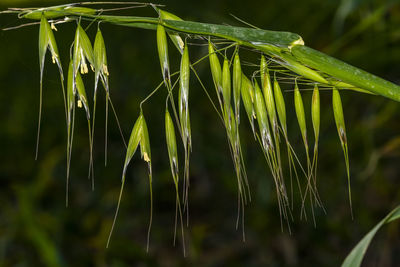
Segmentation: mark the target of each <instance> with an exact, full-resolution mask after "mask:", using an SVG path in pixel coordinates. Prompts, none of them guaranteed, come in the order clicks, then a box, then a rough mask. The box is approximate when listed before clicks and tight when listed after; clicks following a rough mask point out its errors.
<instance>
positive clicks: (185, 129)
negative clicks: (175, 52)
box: [179, 45, 191, 147]
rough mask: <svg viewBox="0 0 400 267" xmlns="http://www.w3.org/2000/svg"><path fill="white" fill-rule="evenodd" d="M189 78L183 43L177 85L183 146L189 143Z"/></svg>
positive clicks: (188, 64)
mask: <svg viewBox="0 0 400 267" xmlns="http://www.w3.org/2000/svg"><path fill="white" fill-rule="evenodd" d="M189 80H190V62H189V50H188V48H187V45H185V48H184V52H183V55H182V59H181V66H180V80H179V82H180V87H179V118H180V124H181V132H182V135H183V142H184V146H185V147H187V145H188V143H189V145H190V143H191V141H190V140H191V133H190V118H189Z"/></svg>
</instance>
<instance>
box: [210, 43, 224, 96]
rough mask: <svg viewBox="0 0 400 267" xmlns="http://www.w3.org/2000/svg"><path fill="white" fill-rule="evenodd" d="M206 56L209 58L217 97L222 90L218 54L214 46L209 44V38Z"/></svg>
mask: <svg viewBox="0 0 400 267" xmlns="http://www.w3.org/2000/svg"><path fill="white" fill-rule="evenodd" d="M208 57H209V59H210V69H211V74H212V77H213V81H214V85H215V88H216V89H217V91H218V97H219V94H220V93H221V92H222V85H221V83H222V73H221V64H220V62H219V59H218V56H217V54H216V53H215V51H214V47H213V45H212V44H211V41H210V40H208Z"/></svg>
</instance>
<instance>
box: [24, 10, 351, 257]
mask: <svg viewBox="0 0 400 267" xmlns="http://www.w3.org/2000/svg"><path fill="white" fill-rule="evenodd" d="M157 10H158V12H159V23H158V24H157V26H156V32H157V48H158V56H159V61H160V66H161V74H162V78H163V81H162V83H161V85H162V84H164V85H165V87H166V89H167V92H168V95H167V98H166V106H165V136H166V144H167V149H168V156H169V161H170V168H171V175H172V181H173V185H174V189H175V192H176V212H175V214H176V215H175V230H174V243H175V239H176V233H177V224H178V218H179V222H180V225H181V235H182V244H183V251H184V253H185V241H184V240H185V239H184V221H185V220H184V215H185V214H186V216H187V217H186V225H187V226H188V225H189V186H190V180H189V176H190V175H189V161H190V154H191V151H192V138H191V123H190V112H189V110H190V108H189V99H190V97H189V87H190V84H189V81H190V73H191V71H192V72H193V73H194V74H195V75H196V77H197V78H198V75H197V73H196V71H195V69H194V67H193V66H194V64H192V63H191V62H190V59H189V48H188V43H187V42H186V40H184V39H183V38H182V35H180V34H178V33H177V32H175V31H170V30H168V29H167V30H166V28H165V26H164V25H163V21H164V20H168V21H181V19H180V18H179V17H177V16H175V15H173V14H171V13H168V12H165V11H162V10H160V9H157ZM48 12H50V11H48ZM51 12H55V13H57V12H58V11H57V10H55V11H51ZM63 12H80V13H85V14H89V15H91V14H92V13H91V12H92V11H91V9H84V8H83V9H80V10H79V11H71V10H69V11H66V9H65V8H64V10H63ZM39 14H40V16H39ZM22 15H23V16H24V17H26V18H33V19H40V29H39V66H40V109H39V122H38V135H37V149H36V157H37V153H38V145H39V134H40V122H41V108H42V89H43V69H44V62H45V56H46V51H47V50H49V51H50V53H51V56H52V61H53V63H56V64H57V66H58V69H59V73H60V81H61V88H62V92H63V96H64V107H65V116H66V129H67V138H68V139H67V185H66V187H67V190H66V203H67V205H68V185H69V176H70V175H69V169H70V164H71V153H72V144H73V136H74V122H75V107H76V106H78V108H83V109H84V111H85V115H86V119H87V122H88V132H89V145H90V160H89V175H88V176H89V178H92V183H93V186H94V169H93V137H94V123H95V114H96V98H97V97H96V95H97V88H98V84H99V81H100V82H101V83H102V85H103V87H104V89H105V94H106V114H108V104H109V102H110V103H111V107H113V106H112V102H111V99H110V94H109V93H110V91H109V72H108V66H107V57H106V48H105V43H104V39H103V35H102V33H101V30H100V27H98V30H97V33H96V37H95V41H94V45H93V46H92V43H91V41H90V38H89V37H88V35H87V34H86V32H85V30H84V29H83V28H82V26H81V23H80V19H79V20H77V28H76V33H75V39H74V41H73V45H72V47H71V53H70V62H69V65H68V66H69V67H68V75H67V87H66V92H65V87H64V75H63V68H62V64H61V61H60V56H59V52H58V48H57V44H56V40H55V36H54V33H53V30H56V28H55V26H54V24H50V23H49V22H48V20H47V18H51V17H52V13H47V14H46V16H45V15H44V13H43V12H41V13H38V12H31V13H24V14H22ZM54 16H56V15H54ZM57 16H58V13H57ZM185 36H187V35H185ZM168 37H169V39H170V40H171V41H172V42H173V44H174V45H175V47H176V48H177V49H178V51H179V53H180V54H181V62H180V68H179V72H178V74H179V77H178V78H177V79H176V81H175V82H173V81H172V78H173V76H174V75H175V74H176V73H175V74H172V73H171V68H170V63H169V54H168ZM187 37H188V38H189V37H190V36H187ZM201 37H202V38H203V39H208V55H207V56H206V57H208V59H209V64H210V70H211V76H212V80H213V82H214V87H215V92H216V96H217V100H218V103H217V105H216V106H217V107H216V110H217V112H218V113H219V115H220V117H221V118H222V122H223V124H224V127H225V130H226V136H227V140H228V143H229V148H230V152H231V156H232V161H233V164H234V169H235V174H236V178H237V187H238V217H237V222H236V227H238V225H239V221H240V218H241V222H242V229H243V239H244V207H245V205H246V204H248V202H250V201H251V194H250V185H249V181H248V178H247V174H246V168H245V162H244V157H243V152H242V147H241V141H240V134H239V126H240V123H241V120H240V108H241V102H242V103H243V105H244V110H245V112H246V115H247V118H248V121H249V123H250V126H251V130H252V133H253V135H254V138H255V140H256V141H257V142H259V144H260V147H261V150H262V152H263V154H264V156H265V159H266V161H267V164H268V166H269V169H270V171H271V175H272V178H273V182H274V184H275V189H276V195H277V200H278V206H279V213H280V217H281V224H282V225H283V220H285V221H286V222H287V225H288V228H289V231H290V226H289V220H290V219H291V218H292V213H291V212H292V210H293V179H294V178H293V177H295V179H296V180H295V181H296V183H297V186H298V188H299V190H300V196H301V199H302V207H301V213H302V215H303V214H304V216H306V212H305V201H306V200H307V199H309V201H310V206H311V209H312V213H313V214H314V208H315V207H317V206H318V207H321V208H323V205H322V201H321V199H320V197H319V194H318V190H317V166H318V164H317V163H318V140H319V128H320V96H319V88H318V83H322V84H329V83H330V82H328V81H327V80H326V79H325V78H324V77H323V76H321V75H320V74H319V73H318V72H317V71H315V70H313V69H311V68H308V67H306V66H304V65H302V64H300V63H299V62H298V61H296V60H295V59H294V58H293V56H291V55H289V54H282V55H281V58H282V59H284V60H285V62H280V61H275V62H277V63H281V64H282V65H284V66H285V67H286V68H287V69H289V70H291V71H293V72H295V73H296V75H299V76H296V77H297V78H302V79H309V80H312V81H313V82H314V89H313V94H312V101H311V118H312V126H313V130H314V149H313V152H310V149H309V141H308V135H307V123H306V116H305V110H304V104H303V100H302V94H301V92H300V89H299V87H298V83H297V78H296V79H295V80H294V93H293V95H294V107H295V113H296V117H297V121H298V124H299V128H300V133H301V137H302V140H303V144H304V149H305V154H306V166H307V167H303V164H302V163H301V162H300V160H299V159H298V157H297V155H296V153H295V152H294V149H293V147H292V145H291V144H290V141H289V136H288V128H287V118H286V105H285V100H284V96H283V93H282V90H281V86H280V84H279V81H278V79H277V74H279V71H278V72H277V71H274V70H272V69H270V63H269V62H271V61H272V60H271V57H270V55H266V54H263V53H261V59H260V64H259V70H257V71H255V72H254V73H253V74H252V75H250V76H246V75H245V74H244V72H243V71H242V64H241V60H240V56H239V50H240V48H241V45H240V43H233V44H231V45H230V46H229V47H225V48H224V49H217V47H216V46H215V44H214V43H213V42H212V41H211V38H210V37H209V36H201ZM230 47H234V48H235V50H234V52H233V55H232V58H229V57H228V56H227V55H226V50H227V49H228V48H230ZM221 51H225V54H222V53H221ZM221 55H222V57H223V59H222V66H221V61H220V57H221ZM89 70H92V71H93V72H94V74H95V79H94V80H95V82H94V95H93V112H92V113H91V111H90V104H89V100H88V98H87V94H86V90H85V85H84V82H83V79H82V75H84V74H87V73H88V72H89ZM258 78H259V80H258ZM198 80H199V82H200V83H201V81H200V79H199V78H198ZM177 84H178V86H179V93H178V103H177V104H176V103H175V99H174V94H173V89H174V87H175V86H176V85H177ZM201 85H202V86H203V84H202V83H201ZM260 85H261V87H260ZM159 87H160V86H159ZM159 87H157V88H156V90H157V89H158V88H159ZM145 100H147V98H146V99H145ZM145 100H144V101H145ZM144 101H143V102H144ZM143 102H142V103H143ZM142 103H141V104H142ZM332 104H333V112H334V119H335V122H336V126H337V131H338V134H339V138H340V142H341V146H342V149H343V152H344V157H345V162H346V170H347V177H348V185H349V187H348V190H349V199H350V206H351V191H350V171H349V158H348V148H347V138H346V129H345V123H344V116H343V109H342V103H341V98H340V94H339V90H338V89H336V88H335V87H333V89H332ZM140 108H141V110H140V115H139V117H138V118H137V120H136V122H135V124H134V126H133V129H132V132H131V135H130V138H129V141H128V144H127V145H126V156H125V162H124V165H123V171H122V184H121V189H120V194H119V200H118V205H117V208H116V212H115V216H114V221H113V224H112V228H111V231H110V235H109V239H108V242H107V246H108V243H109V242H110V238H111V234H112V231H113V229H114V225H115V222H116V218H117V215H118V210H119V206H120V202H121V196H122V193H123V188H124V184H125V176H126V172H127V168H128V165H129V163H130V161H131V159H132V157H133V156H134V154H135V152H136V150H137V149H138V147H139V146H140V151H141V156H142V158H143V160H144V161H145V162H147V164H148V176H149V188H150V202H151V204H150V223H149V228H148V235H147V249H148V247H149V236H150V230H151V224H152V209H153V199H152V160H151V151H150V139H149V133H148V128H147V124H146V120H145V117H144V115H143V110H142V105H141V106H140ZM169 110H172V115H171V113H170V111H169ZM113 111H114V115H115V116H116V113H115V110H114V108H113ZM106 118H107V117H106ZM116 119H117V117H116ZM117 120H118V119H117ZM174 120H175V122H174ZM255 121H256V122H257V124H256V123H255ZM175 127H177V129H178V133H179V135H178V137H180V139H181V142H182V145H183V149H184V171H183V179H182V180H183V185H181V182H180V180H181V179H180V177H179V176H180V167H179V166H180V165H179V160H178V154H179V153H178V145H177V140H176V139H177V135H176V132H175ZM106 131H107V119H106ZM121 135H122V133H121ZM282 143H283V144H282ZM106 147H107V132H106ZM282 147H284V148H285V149H286V153H287V161H288V162H287V166H288V168H286V167H285V166H286V165H285V164H284V163H283V162H282V154H283V151H284V150H283V148H282ZM311 153H313V156H312V157H311V156H310V154H311ZM105 158H107V157H105ZM106 161H107V160H106ZM284 169H288V170H289V176H290V192H291V194H292V196H291V197H290V196H289V193H288V192H289V189H288V188H289V186H287V185H286V182H285V180H286V179H285V177H284ZM299 169H300V171H299ZM301 174H302V175H303V176H304V178H305V179H304V180H305V184H306V185H305V186H303V185H301V183H300V176H301ZM180 188H182V194H180V192H179V191H180ZM304 188H305V189H304ZM290 199H291V200H292V202H291V204H290ZM313 218H314V216H313ZM314 222H315V221H314Z"/></svg>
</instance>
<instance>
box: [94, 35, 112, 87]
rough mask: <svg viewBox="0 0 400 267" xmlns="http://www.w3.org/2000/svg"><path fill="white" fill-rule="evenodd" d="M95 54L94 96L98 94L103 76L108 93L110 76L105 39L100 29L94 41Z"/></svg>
mask: <svg viewBox="0 0 400 267" xmlns="http://www.w3.org/2000/svg"><path fill="white" fill-rule="evenodd" d="M93 52H94V69H95V85H94V90H95V91H94V94H96V91H97V85H98V82H99V78H100V76H102V80H103V81H104V83H105V89H106V91H107V92H108V79H107V77H108V76H109V73H108V66H107V55H106V47H105V44H104V38H103V35H102V33H101V30H100V28H98V29H97V33H96V38H95V40H94V46H93Z"/></svg>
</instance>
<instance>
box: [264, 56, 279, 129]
mask: <svg viewBox="0 0 400 267" xmlns="http://www.w3.org/2000/svg"><path fill="white" fill-rule="evenodd" d="M260 73H261V83H262V92H263V94H264V99H265V105H266V107H267V112H268V117H269V120H270V122H271V125H272V129H273V131H274V135H276V136H277V134H278V133H279V128H278V121H277V118H276V111H275V101H274V94H273V92H272V85H271V78H270V76H269V71H268V66H267V61H266V60H265V57H264V56H261V65H260Z"/></svg>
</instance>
